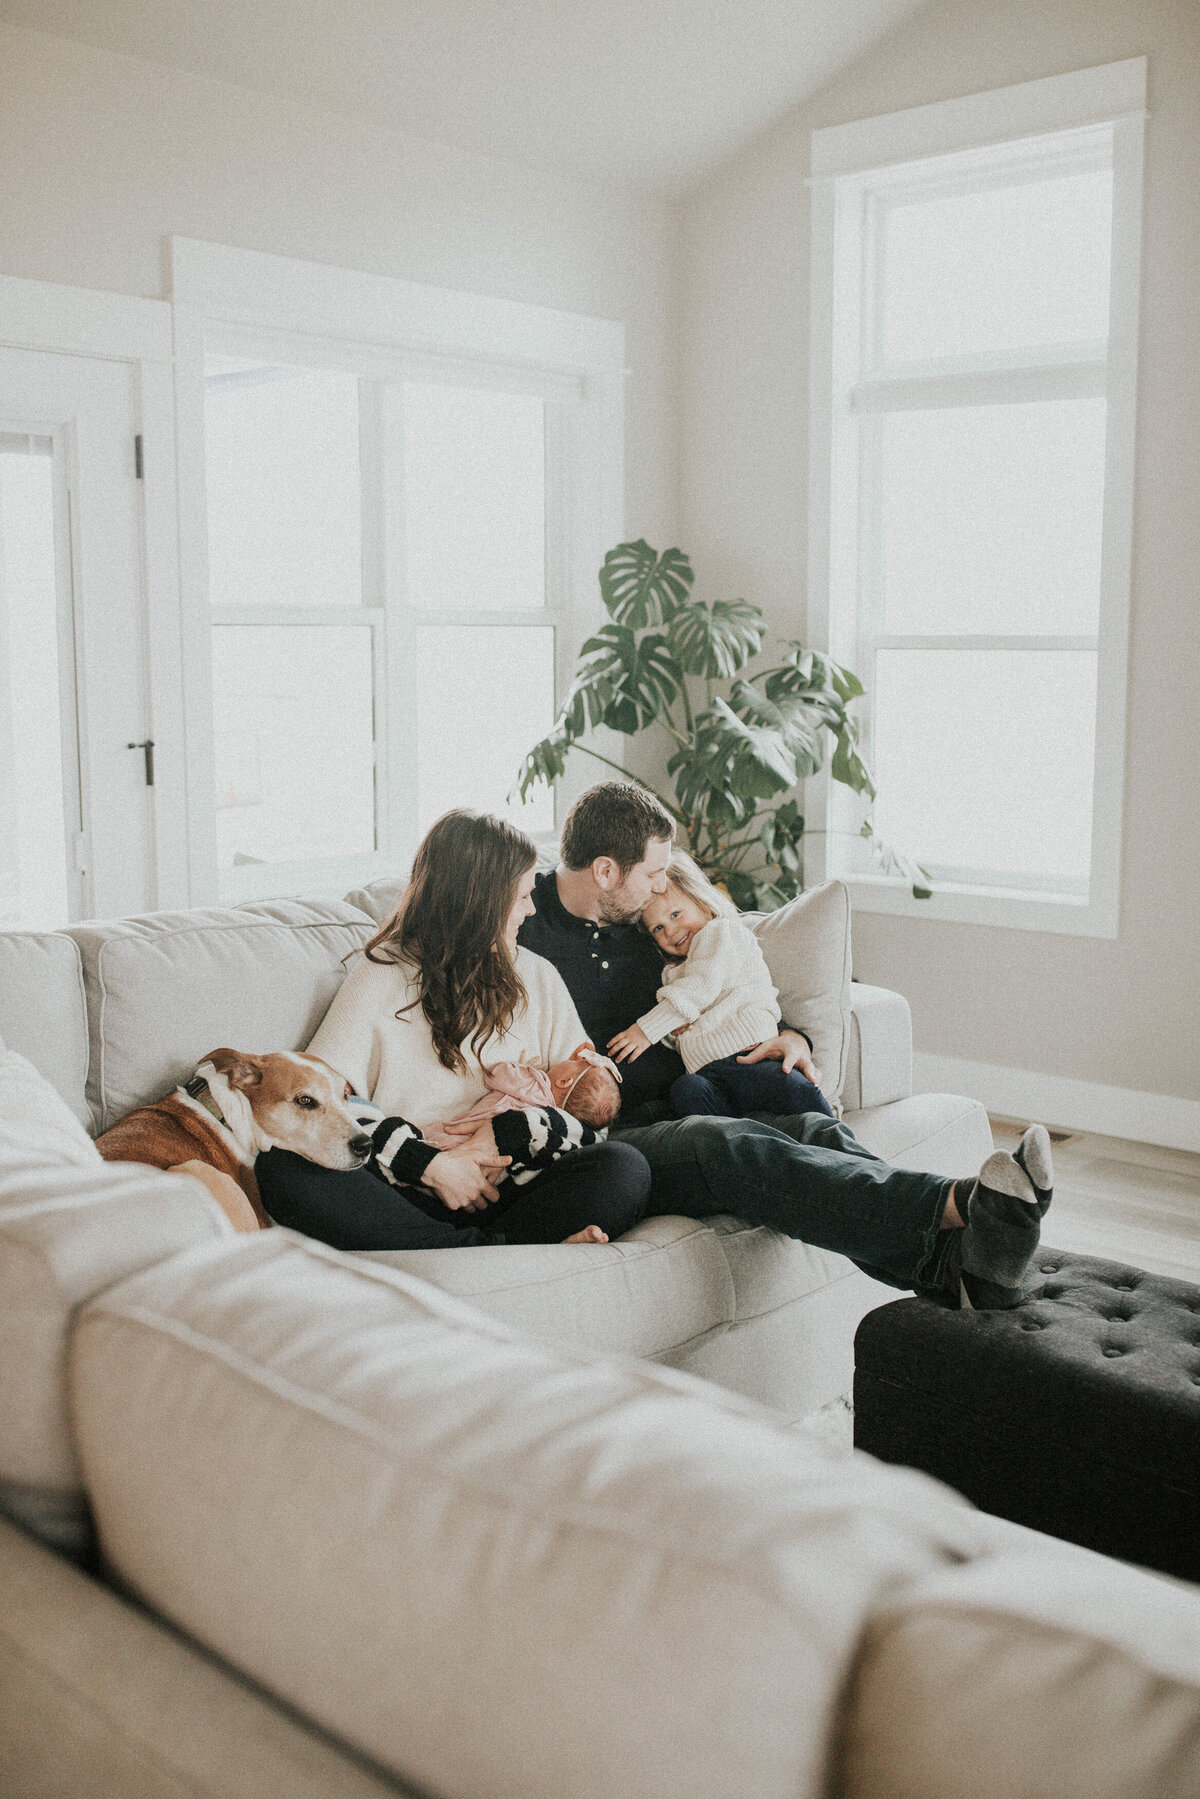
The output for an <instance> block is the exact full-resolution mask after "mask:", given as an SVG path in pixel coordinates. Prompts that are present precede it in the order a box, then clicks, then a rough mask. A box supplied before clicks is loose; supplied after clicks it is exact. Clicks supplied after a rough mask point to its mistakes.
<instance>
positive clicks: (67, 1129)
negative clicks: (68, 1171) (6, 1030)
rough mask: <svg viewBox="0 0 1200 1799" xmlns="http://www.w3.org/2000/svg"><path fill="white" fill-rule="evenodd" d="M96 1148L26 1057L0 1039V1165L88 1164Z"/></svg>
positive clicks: (97, 1155) (94, 1158)
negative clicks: (3, 1043) (9, 1047)
mask: <svg viewBox="0 0 1200 1799" xmlns="http://www.w3.org/2000/svg"><path fill="white" fill-rule="evenodd" d="M99 1161H100V1151H99V1150H98V1149H97V1148H96V1145H95V1144H94V1143H93V1142H92V1140H91V1138H90V1137H89V1136H88V1134H87V1131H86V1129H85V1128H84V1126H83V1124H82V1122H81V1121H80V1120H79V1119H78V1118H77V1117H76V1116H75V1114H74V1112H72V1110H71V1108H70V1106H69V1105H68V1104H67V1102H66V1100H65V1099H64V1098H63V1097H62V1094H61V1093H59V1091H58V1089H57V1088H56V1087H52V1086H51V1084H50V1082H49V1081H48V1080H47V1079H46V1076H45V1075H44V1074H42V1073H40V1072H39V1070H38V1069H36V1068H35V1067H34V1066H33V1063H32V1062H30V1061H28V1060H27V1059H26V1057H24V1056H22V1055H18V1053H17V1051H16V1050H15V1049H5V1048H4V1046H3V1045H2V1044H0V1167H3V1168H7V1167H11V1166H13V1165H14V1163H16V1162H20V1163H24V1164H26V1165H28V1166H29V1167H36V1166H37V1165H38V1164H39V1163H42V1162H45V1163H47V1164H49V1165H50V1166H51V1167H54V1166H56V1165H59V1166H61V1164H63V1163H67V1164H69V1165H70V1166H71V1167H74V1168H88V1167H93V1166H94V1165H95V1164H96V1163H98V1162H99Z"/></svg>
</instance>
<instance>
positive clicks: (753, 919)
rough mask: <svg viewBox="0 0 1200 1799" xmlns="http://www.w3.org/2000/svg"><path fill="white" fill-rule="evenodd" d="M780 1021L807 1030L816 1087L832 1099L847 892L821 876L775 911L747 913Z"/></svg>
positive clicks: (837, 1068)
mask: <svg viewBox="0 0 1200 1799" xmlns="http://www.w3.org/2000/svg"><path fill="white" fill-rule="evenodd" d="M746 922H747V924H749V925H750V926H751V928H752V929H753V931H754V933H755V935H756V936H757V938H758V941H759V944H760V946H761V948H762V953H763V955H764V956H765V957H766V962H767V967H768V968H769V969H770V971H771V979H772V980H773V981H774V983H775V986H776V987H777V988H778V990H779V1005H780V1009H781V1011H782V1013H783V1018H784V1021H785V1023H787V1024H790V1025H792V1026H794V1027H795V1029H796V1030H800V1031H805V1032H807V1034H808V1036H809V1037H810V1038H811V1039H812V1046H813V1060H814V1061H815V1062H816V1064H817V1067H818V1068H819V1069H820V1070H821V1077H822V1079H821V1087H822V1091H823V1092H824V1093H825V1095H826V1097H827V1098H828V1099H829V1100H830V1102H831V1103H832V1102H835V1101H836V1100H837V1098H838V1096H839V1095H840V1093H841V1091H842V1086H843V1084H844V1082H845V1078H846V1063H847V1058H848V1054H849V1047H850V895H849V892H848V891H847V889H846V887H845V885H844V884H843V883H842V882H841V881H826V883H825V885H824V886H823V887H814V888H812V890H811V891H810V892H808V893H802V894H800V895H799V896H798V897H797V898H796V899H794V900H790V901H789V902H788V904H787V905H786V906H780V908H779V910H778V912H767V913H765V914H755V913H747V914H746Z"/></svg>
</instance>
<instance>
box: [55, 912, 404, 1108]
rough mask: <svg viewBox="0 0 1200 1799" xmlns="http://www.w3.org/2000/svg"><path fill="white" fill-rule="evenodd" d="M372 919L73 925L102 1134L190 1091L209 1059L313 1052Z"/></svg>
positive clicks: (260, 916) (233, 915) (264, 915)
mask: <svg viewBox="0 0 1200 1799" xmlns="http://www.w3.org/2000/svg"><path fill="white" fill-rule="evenodd" d="M370 934H371V923H370V920H369V919H367V918H366V917H364V915H363V914H362V913H361V912H357V911H355V909H354V908H353V907H351V906H347V905H345V904H343V903H342V902H341V901H340V900H337V901H328V902H325V901H313V900H272V901H270V902H267V903H263V904H256V905H250V906H230V907H211V908H197V909H196V910H193V911H190V912H152V913H149V914H148V915H147V916H146V917H144V918H122V919H117V920H115V921H113V922H102V923H98V924H81V925H72V926H71V929H70V935H71V936H72V937H73V938H74V939H75V942H76V943H77V944H78V945H79V949H80V952H81V954H82V957H83V974H84V982H85V985H86V990H87V1006H88V1022H89V1030H90V1037H91V1068H90V1072H89V1075H88V1084H87V1096H88V1100H89V1102H90V1105H91V1108H92V1114H93V1120H94V1124H95V1129H96V1131H97V1133H99V1132H100V1131H106V1130H108V1128H109V1126H110V1125H114V1124H115V1123H116V1122H117V1120H118V1119H119V1118H123V1117H124V1115H125V1114H126V1112H130V1111H132V1110H133V1108H134V1107H135V1106H141V1105H145V1104H147V1103H148V1102H149V1101H151V1100H154V1099H158V1098H160V1097H161V1096H162V1094H164V1093H165V1092H167V1091H168V1090H169V1089H170V1088H172V1087H174V1086H176V1085H177V1084H178V1083H179V1082H181V1081H186V1080H187V1079H188V1078H189V1077H190V1076H191V1075H192V1074H193V1073H194V1072H195V1069H196V1064H197V1063H198V1062H199V1061H200V1059H201V1057H203V1056H204V1055H206V1054H207V1052H208V1051H209V1050H212V1049H219V1048H221V1047H222V1046H223V1045H228V1046H229V1047H230V1048H231V1049H246V1050H254V1051H257V1052H262V1051H266V1050H276V1049H303V1048H304V1046H305V1044H306V1043H307V1042H308V1040H309V1038H310V1037H311V1036H312V1035H313V1033H314V1032H315V1030H316V1028H317V1026H318V1024H320V1022H321V1019H322V1018H323V1017H324V1014H325V1011H326V1008H327V1007H328V1005H329V1002H330V1001H331V1000H332V998H333V996H334V994H335V993H336V992H337V990H338V988H339V987H340V985H341V983H342V980H343V978H344V976H345V972H346V971H345V966H344V964H343V957H345V956H346V955H347V954H349V952H350V951H351V950H354V949H356V948H357V947H358V945H359V944H360V943H365V942H366V940H367V938H368V937H369V936H370Z"/></svg>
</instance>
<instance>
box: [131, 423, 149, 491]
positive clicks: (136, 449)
mask: <svg viewBox="0 0 1200 1799" xmlns="http://www.w3.org/2000/svg"><path fill="white" fill-rule="evenodd" d="M133 472H134V475H135V476H136V477H137V479H138V480H139V481H144V480H145V479H146V465H145V463H144V461H143V459H142V434H141V432H140V431H139V432H138V434H137V436H136V437H135V438H134V440H133Z"/></svg>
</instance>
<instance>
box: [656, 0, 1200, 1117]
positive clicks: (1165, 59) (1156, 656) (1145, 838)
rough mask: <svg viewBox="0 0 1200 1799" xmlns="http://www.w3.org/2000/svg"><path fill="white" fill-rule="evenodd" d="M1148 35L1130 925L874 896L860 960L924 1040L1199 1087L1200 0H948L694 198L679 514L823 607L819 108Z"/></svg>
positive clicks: (1114, 51)
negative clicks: (894, 910) (1025, 920)
mask: <svg viewBox="0 0 1200 1799" xmlns="http://www.w3.org/2000/svg"><path fill="white" fill-rule="evenodd" d="M1138 55H1146V56H1147V57H1148V59H1149V106H1150V112H1151V118H1150V123H1149V129H1148V141H1147V175H1146V213H1145V221H1146V222H1145V253H1144V263H1143V267H1144V296H1143V306H1142V354H1141V377H1140V399H1139V413H1138V474H1137V487H1136V497H1135V508H1136V518H1135V542H1134V570H1135V572H1134V589H1133V606H1132V613H1133V620H1132V635H1131V662H1130V667H1131V677H1130V678H1131V689H1130V697H1131V708H1130V727H1129V749H1128V755H1127V783H1126V802H1125V804H1126V813H1125V819H1126V822H1125V833H1124V881H1123V895H1122V910H1121V927H1120V935H1119V937H1118V938H1117V939H1116V941H1114V942H1105V941H1097V940H1095V939H1089V938H1082V937H1065V936H1051V935H1042V934H1036V933H1031V932H1027V931H1020V930H1002V929H999V928H985V927H979V926H967V925H949V924H936V923H933V922H927V921H925V920H910V919H904V918H893V917H885V916H883V915H880V914H870V913H862V912H860V913H857V914H856V916H855V920H854V934H855V972H856V974H857V975H858V976H859V978H860V979H863V980H868V981H877V982H880V983H882V984H884V985H889V986H894V987H898V988H900V989H901V990H902V991H903V992H905V993H907V994H908V995H909V997H910V999H911V1001H912V1006H913V1014H914V1028H915V1035H916V1044H917V1047H918V1049H919V1050H921V1051H925V1052H927V1053H929V1054H931V1055H934V1056H939V1057H956V1058H963V1059H965V1060H966V1061H968V1062H972V1063H981V1064H993V1065H995V1064H999V1065H1001V1066H1002V1067H1005V1068H1012V1069H1031V1070H1036V1071H1039V1072H1040V1073H1042V1074H1045V1075H1053V1076H1059V1077H1061V1078H1062V1080H1063V1081H1064V1082H1086V1083H1101V1084H1103V1085H1105V1086H1108V1087H1116V1088H1126V1089H1140V1090H1142V1091H1143V1092H1144V1093H1148V1094H1159V1095H1167V1096H1175V1097H1176V1098H1177V1099H1179V1100H1183V1101H1190V1102H1195V1101H1196V1100H1197V1099H1198V1098H1200V953H1198V943H1197V939H1198V936H1200V794H1198V784H1197V768H1198V765H1200V354H1198V353H1197V346H1198V345H1200V7H1197V6H1196V4H1195V0H1138V3H1137V4H1136V5H1134V4H1126V3H1125V0H970V4H965V3H964V0H934V3H933V4H931V5H929V6H928V7H926V8H925V10H924V11H922V12H921V13H920V14H918V15H916V16H915V17H914V18H913V19H912V20H911V21H909V22H908V23H907V24H906V25H904V26H902V27H901V28H899V29H898V30H897V31H896V32H895V33H894V34H893V35H892V36H891V37H890V38H888V39H887V40H885V41H884V42H883V43H881V44H880V45H879V46H878V47H877V48H875V49H874V50H872V51H871V52H870V53H868V54H867V55H865V56H864V57H863V58H862V59H860V60H859V61H858V62H857V63H856V64H854V65H853V66H852V67H851V68H849V69H847V70H846V71H845V72H844V73H843V74H842V75H841V76H840V77H839V78H838V79H837V80H836V81H834V82H833V83H831V84H830V85H829V86H828V87H826V88H825V89H824V90H823V91H822V92H821V93H820V94H818V95H817V96H816V97H815V98H814V99H813V100H812V101H811V103H810V104H808V105H807V106H806V107H805V108H803V109H802V110H801V111H798V112H796V113H794V114H793V115H792V116H791V117H790V118H789V119H787V120H786V121H785V122H784V123H783V124H782V125H781V126H780V127H778V128H777V129H775V130H774V131H772V132H771V133H770V134H769V135H768V136H767V137H765V138H763V139H761V140H759V141H758V142H757V143H755V144H754V145H753V146H752V147H750V148H749V149H748V150H747V151H745V152H744V153H743V154H742V155H740V156H739V157H738V158H737V159H736V160H734V161H733V162H731V163H730V164H729V165H727V167H726V168H725V169H723V170H722V171H721V172H720V174H719V176H718V177H717V178H715V179H713V180H712V181H710V182H708V183H706V184H705V185H704V187H703V188H701V189H699V190H697V191H695V192H694V193H693V194H691V195H690V196H689V197H688V200H687V202H686V204H685V207H684V213H683V221H682V225H683V233H682V239H683V241H682V248H681V271H680V279H681V292H682V295H683V316H682V334H683V341H682V351H681V367H682V369H683V386H682V397H681V477H680V478H681V501H680V531H681V541H682V542H683V543H684V544H685V545H686V546H687V548H688V549H689V550H690V551H691V553H692V556H693V559H694V561H695V562H696V564H697V567H698V570H699V572H700V577H701V580H702V581H704V582H705V583H706V584H708V585H709V586H711V587H713V588H714V589H717V590H719V591H721V592H725V593H729V592H732V591H736V592H738V593H745V594H746V596H747V597H748V598H751V599H755V600H758V601H759V602H760V603H761V604H763V605H764V606H765V607H766V609H767V610H768V612H769V613H770V616H771V618H772V620H773V622H774V624H775V625H776V627H777V628H778V629H779V630H781V631H786V632H787V633H788V634H797V633H801V632H802V631H803V627H804V571H805V555H806V532H805V504H806V493H805V490H806V480H807V469H806V453H805V452H806V392H807V380H808V373H807V334H808V228H809V213H808V197H807V190H806V188H805V186H804V177H805V175H806V173H807V170H808V158H809V135H808V134H809V132H810V131H811V130H813V129H815V128H817V127H821V126H825V125H833V124H840V123H844V122H846V121H848V120H851V119H857V118H867V117H871V116H872V115H875V114H879V113H885V112H892V111H895V110H898V109H900V108H903V107H908V106H917V105H922V104H925V103H926V102H929V101H934V100H941V99H947V98H950V97H952V96H954V95H958V94H966V93H972V92H978V91H980V90H984V89H987V88H993V87H1002V86H1005V85H1007V84H1009V83H1013V82H1018V81H1027V80H1031V79H1034V78H1036V77H1038V76H1043V75H1052V74H1059V73H1063V72H1065V71H1068V70H1071V69H1077V68H1085V67H1088V66H1089V65H1093V64H1099V63H1105V62H1110V61H1117V60H1119V59H1120V58H1123V57H1128V56H1138ZM1066 1091H1067V1090H1066V1088H1065V1087H1064V1088H1063V1089H1062V1092H1063V1093H1066ZM1092 1097H1093V1099H1095V1098H1096V1096H1095V1095H1094V1094H1093V1096H1092ZM1076 1098H1077V1099H1078V1095H1077V1096H1076ZM1064 1103H1065V1102H1064ZM1168 1109H1170V1108H1168ZM1132 1110H1133V1111H1134V1112H1136V1110H1137V1107H1136V1105H1133V1107H1132ZM1143 1110H1144V1112H1145V1115H1146V1116H1147V1117H1150V1115H1151V1114H1152V1113H1153V1112H1154V1108H1153V1107H1152V1106H1148V1105H1147V1106H1146V1107H1144V1108H1143ZM1161 1111H1162V1108H1159V1112H1160V1113H1161ZM1175 1115H1176V1116H1178V1115H1179V1114H1178V1110H1177V1109H1176V1113H1175ZM1130 1116H1131V1111H1130V1108H1127V1109H1126V1111H1125V1113H1124V1114H1123V1116H1122V1120H1121V1121H1119V1122H1114V1124H1113V1125H1112V1126H1111V1128H1112V1129H1113V1130H1114V1132H1116V1133H1117V1134H1129V1135H1136V1134H1138V1133H1137V1131H1136V1130H1134V1129H1131V1128H1130ZM1187 1116H1188V1117H1189V1118H1192V1119H1193V1121H1194V1126H1193V1128H1197V1129H1200V1107H1189V1108H1188V1112H1187ZM1061 1121H1065V1122H1087V1121H1085V1120H1082V1119H1078V1118H1077V1119H1074V1120H1072V1119H1066V1120H1060V1122H1061ZM1145 1134H1146V1135H1148V1136H1153V1135H1154V1134H1155V1131H1154V1128H1153V1127H1152V1126H1147V1128H1146V1131H1145ZM1177 1140H1178V1139H1177ZM1188 1140H1190V1139H1188ZM1195 1146H1196V1147H1200V1136H1198V1137H1197V1142H1196V1145H1195Z"/></svg>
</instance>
